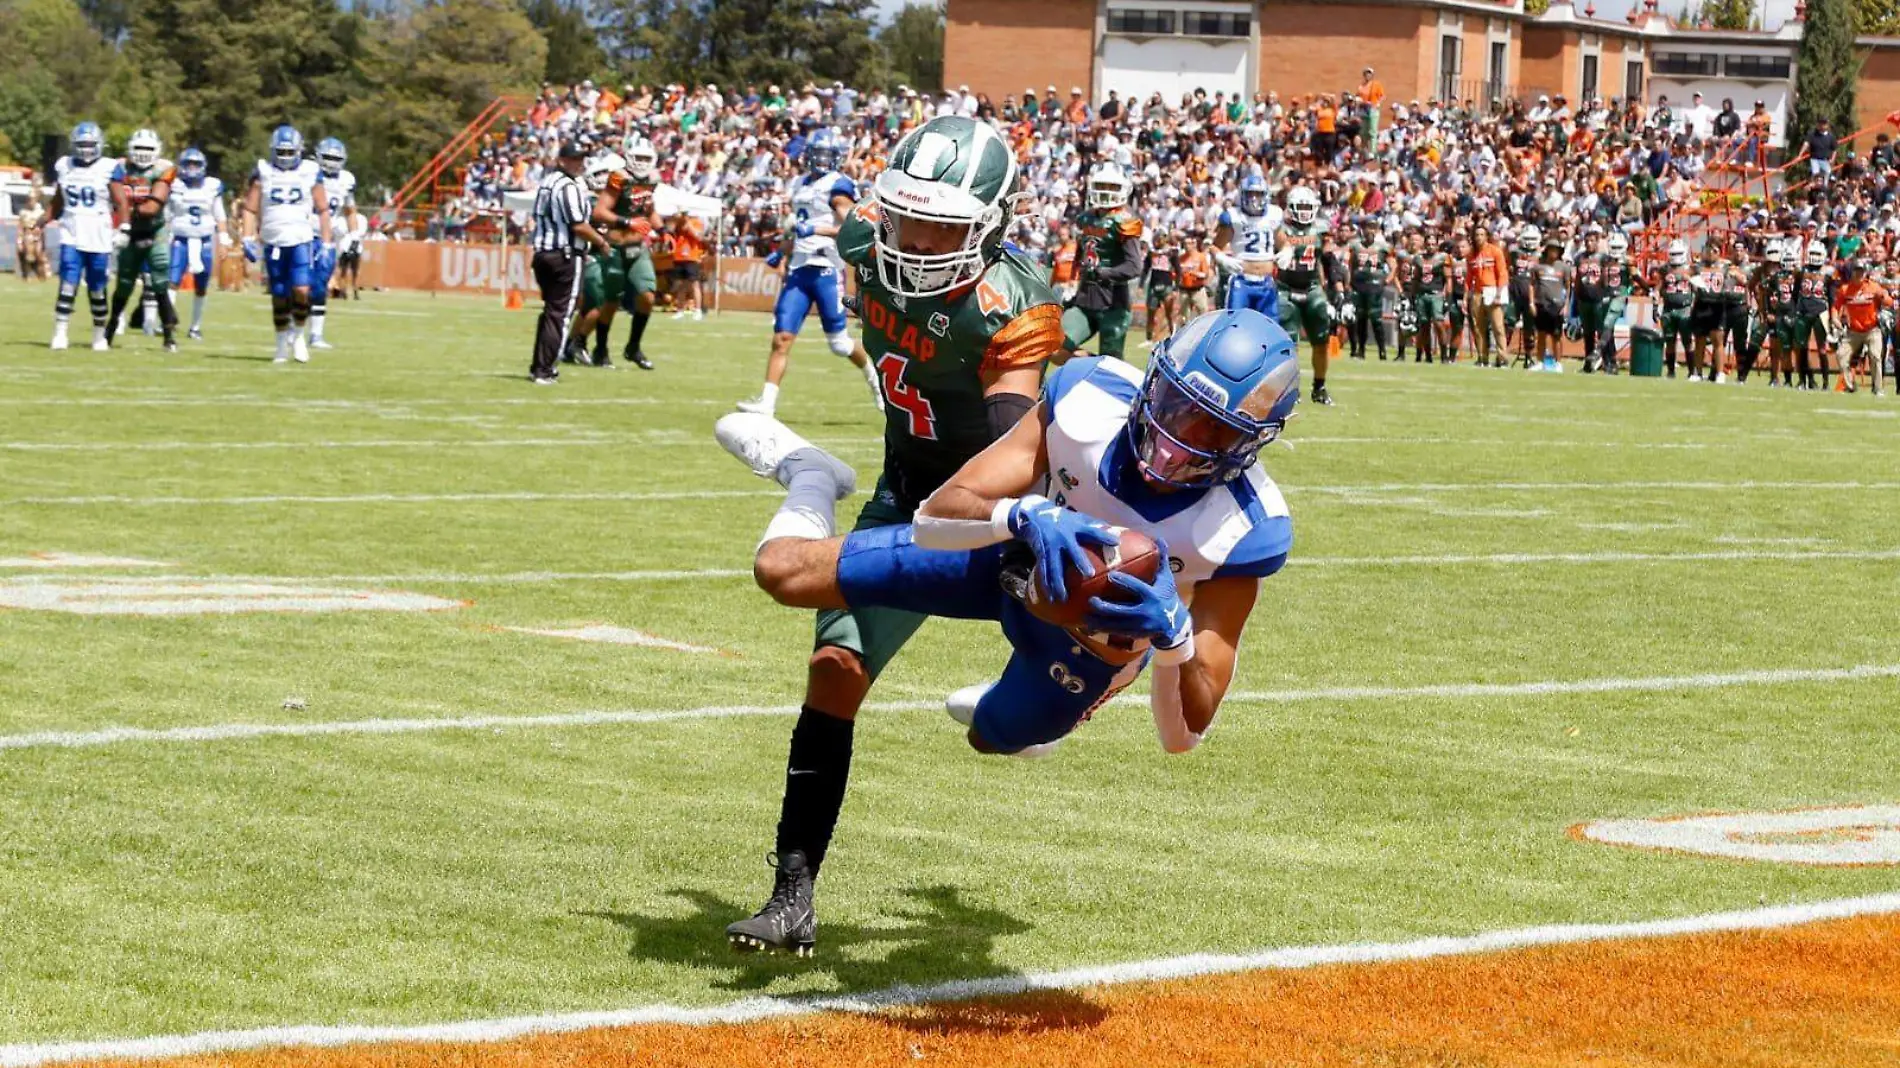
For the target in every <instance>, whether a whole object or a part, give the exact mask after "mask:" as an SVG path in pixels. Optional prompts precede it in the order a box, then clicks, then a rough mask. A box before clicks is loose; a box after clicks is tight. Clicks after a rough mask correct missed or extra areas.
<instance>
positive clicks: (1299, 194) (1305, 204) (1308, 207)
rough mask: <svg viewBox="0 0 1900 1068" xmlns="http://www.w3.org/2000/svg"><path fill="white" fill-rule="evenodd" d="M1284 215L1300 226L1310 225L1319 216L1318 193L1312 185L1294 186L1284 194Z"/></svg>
mask: <svg viewBox="0 0 1900 1068" xmlns="http://www.w3.org/2000/svg"><path fill="white" fill-rule="evenodd" d="M1286 215H1287V218H1289V219H1292V220H1293V221H1294V222H1295V223H1298V224H1299V225H1301V226H1311V225H1312V224H1313V220H1315V219H1317V218H1319V194H1318V193H1316V192H1314V191H1313V187H1312V186H1306V185H1296V186H1294V187H1293V189H1292V191H1291V192H1289V193H1287V195H1286Z"/></svg>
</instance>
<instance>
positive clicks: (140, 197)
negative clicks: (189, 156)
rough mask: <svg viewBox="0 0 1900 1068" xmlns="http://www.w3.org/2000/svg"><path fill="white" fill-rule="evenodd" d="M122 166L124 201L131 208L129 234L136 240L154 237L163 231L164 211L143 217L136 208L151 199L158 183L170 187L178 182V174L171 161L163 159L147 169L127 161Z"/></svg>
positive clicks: (154, 161) (162, 209) (164, 222)
mask: <svg viewBox="0 0 1900 1068" xmlns="http://www.w3.org/2000/svg"><path fill="white" fill-rule="evenodd" d="M124 166H125V191H126V199H127V201H128V202H129V203H130V205H131V208H132V216H131V224H132V225H131V230H130V234H131V236H132V237H133V238H134V239H138V240H143V239H146V238H151V237H156V236H157V235H158V234H159V233H161V232H162V231H164V229H165V225H166V220H165V209H164V208H160V209H159V210H158V213H157V214H155V215H145V214H143V213H141V212H140V211H139V210H138V206H139V205H140V204H141V203H144V202H145V201H147V200H150V199H151V198H152V192H153V187H155V186H157V185H158V183H160V182H164V183H165V184H166V185H167V186H169V185H171V184H172V183H173V182H176V181H177V180H178V174H177V172H176V171H175V170H173V168H172V165H171V161H170V160H164V159H159V160H153V161H152V165H151V166H149V167H135V166H133V165H132V163H131V161H129V160H128V161H126V163H125V164H124Z"/></svg>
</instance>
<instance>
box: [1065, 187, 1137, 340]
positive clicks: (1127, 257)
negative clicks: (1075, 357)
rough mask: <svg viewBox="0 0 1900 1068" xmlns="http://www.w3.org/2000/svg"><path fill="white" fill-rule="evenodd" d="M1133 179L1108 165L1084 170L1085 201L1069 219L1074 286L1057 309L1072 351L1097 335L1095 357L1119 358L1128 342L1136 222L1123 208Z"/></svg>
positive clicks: (1135, 248) (1130, 213) (1135, 246)
mask: <svg viewBox="0 0 1900 1068" xmlns="http://www.w3.org/2000/svg"><path fill="white" fill-rule="evenodd" d="M1133 187H1134V183H1132V182H1130V181H1129V180H1128V176H1127V175H1126V174H1123V173H1122V169H1121V168H1120V167H1117V166H1116V165H1115V164H1113V163H1100V164H1097V165H1096V167H1095V169H1094V170H1092V171H1090V172H1089V180H1088V192H1087V198H1088V199H1087V201H1086V202H1085V203H1084V205H1083V211H1082V214H1081V215H1080V216H1079V217H1077V218H1076V220H1075V231H1076V246H1075V266H1076V282H1077V285H1076V290H1075V296H1074V297H1073V298H1071V299H1070V301H1069V307H1068V308H1067V310H1065V311H1064V312H1063V313H1062V332H1063V334H1064V336H1065V338H1066V346H1067V348H1068V349H1069V351H1071V352H1073V351H1075V350H1077V349H1079V348H1081V347H1082V344H1083V343H1084V342H1086V341H1087V340H1088V339H1089V338H1091V337H1094V336H1096V335H1097V334H1099V335H1101V338H1102V342H1101V344H1100V345H1099V346H1098V347H1099V348H1100V349H1101V355H1103V356H1113V357H1115V358H1116V359H1121V358H1122V350H1123V348H1124V347H1125V346H1126V344H1127V341H1128V324H1129V321H1130V319H1131V318H1132V316H1133V312H1132V311H1131V310H1130V308H1129V300H1128V286H1129V284H1130V283H1132V282H1133V281H1134V280H1135V279H1136V278H1137V277H1139V276H1140V274H1141V264H1142V258H1143V253H1142V247H1141V220H1140V219H1138V218H1136V217H1135V214H1134V213H1133V212H1131V211H1129V210H1128V193H1129V190H1131V189H1132V188H1133Z"/></svg>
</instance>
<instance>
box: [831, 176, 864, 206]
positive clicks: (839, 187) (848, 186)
mask: <svg viewBox="0 0 1900 1068" xmlns="http://www.w3.org/2000/svg"><path fill="white" fill-rule="evenodd" d="M831 195H832V196H834V197H850V198H851V199H852V200H854V201H855V200H857V199H858V183H856V182H854V181H852V180H851V179H849V178H846V177H845V176H844V175H842V174H841V175H839V176H838V180H837V181H836V182H833V183H832V185H831Z"/></svg>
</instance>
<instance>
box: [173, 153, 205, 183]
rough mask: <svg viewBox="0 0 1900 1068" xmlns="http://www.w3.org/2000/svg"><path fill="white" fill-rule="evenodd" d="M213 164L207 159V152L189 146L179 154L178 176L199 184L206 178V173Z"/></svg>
mask: <svg viewBox="0 0 1900 1068" xmlns="http://www.w3.org/2000/svg"><path fill="white" fill-rule="evenodd" d="M210 168H211V165H210V164H209V163H207V162H206V161H205V154H204V153H203V152H201V151H199V150H198V149H196V148H187V149H185V150H184V151H183V152H180V153H179V154H178V177H180V178H183V179H184V180H185V181H187V182H190V183H191V184H192V185H197V184H198V183H199V182H202V181H204V180H205V173H206V172H207V171H209V170H210Z"/></svg>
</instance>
